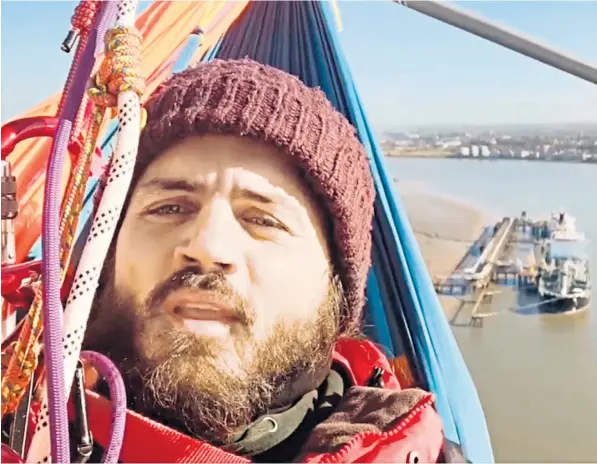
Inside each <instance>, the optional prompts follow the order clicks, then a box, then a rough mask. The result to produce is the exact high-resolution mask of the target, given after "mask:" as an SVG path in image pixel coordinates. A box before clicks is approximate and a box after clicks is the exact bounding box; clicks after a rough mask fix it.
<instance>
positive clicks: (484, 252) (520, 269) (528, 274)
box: [436, 213, 547, 327]
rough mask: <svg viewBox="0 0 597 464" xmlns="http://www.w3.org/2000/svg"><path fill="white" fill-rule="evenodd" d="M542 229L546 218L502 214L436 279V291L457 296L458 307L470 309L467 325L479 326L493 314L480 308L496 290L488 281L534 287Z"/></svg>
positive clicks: (545, 227)
mask: <svg viewBox="0 0 597 464" xmlns="http://www.w3.org/2000/svg"><path fill="white" fill-rule="evenodd" d="M546 229H547V224H546V221H537V222H534V221H531V220H529V219H528V218H527V217H526V214H525V213H523V214H522V215H521V217H519V218H514V217H504V218H503V219H502V220H501V221H499V222H497V223H496V224H494V225H493V226H489V227H487V228H486V229H485V230H484V231H483V232H482V233H481V235H480V236H479V238H478V239H477V240H476V241H475V242H474V243H473V245H472V246H471V247H470V248H469V250H468V252H467V253H466V255H465V256H463V258H462V260H461V261H460V262H459V263H458V265H457V266H456V268H455V269H454V271H453V272H452V274H451V275H450V276H449V277H448V278H446V279H443V280H442V281H439V282H436V291H437V292H438V293H439V294H444V295H452V296H457V297H460V298H461V301H462V306H463V307H466V308H467V310H470V322H469V325H471V326H474V327H482V326H483V320H484V319H485V318H487V317H491V316H493V315H495V314H496V313H495V312H490V313H488V312H484V311H483V309H484V308H486V307H487V303H490V302H491V300H492V299H493V297H494V296H495V295H496V294H497V293H499V291H496V290H495V286H493V287H492V285H491V284H493V283H498V284H505V285H514V286H517V287H519V288H520V290H521V291H523V290H524V291H534V290H536V282H537V275H538V272H539V270H540V269H541V267H542V266H543V256H544V250H543V249H542V240H543V239H544V238H545V234H546ZM492 288H493V289H492ZM461 309H463V308H462V307H461ZM467 313H468V311H467Z"/></svg>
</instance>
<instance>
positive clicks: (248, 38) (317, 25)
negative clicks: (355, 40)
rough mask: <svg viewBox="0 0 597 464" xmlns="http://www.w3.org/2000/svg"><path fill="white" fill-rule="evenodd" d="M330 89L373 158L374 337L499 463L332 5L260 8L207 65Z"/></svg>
mask: <svg viewBox="0 0 597 464" xmlns="http://www.w3.org/2000/svg"><path fill="white" fill-rule="evenodd" d="M243 57H249V58H251V59H254V60H256V61H259V62H262V63H265V64H269V65H272V66H275V67H277V68H281V69H284V70H285V71H288V72H290V73H292V74H294V75H296V76H298V77H299V78H301V79H302V80H303V81H304V82H305V83H306V84H307V85H309V86H312V87H316V86H318V87H321V89H322V90H323V91H324V92H325V93H326V94H327V96H328V98H329V99H330V101H331V102H332V103H333V104H334V105H335V106H336V108H338V109H339V110H340V111H341V112H342V113H344V115H345V116H346V117H347V118H348V120H349V121H351V123H352V124H353V125H354V126H355V127H356V128H357V130H358V134H359V137H360V139H361V141H362V142H363V144H364V145H365V147H366V148H367V150H368V153H369V156H370V162H371V170H372V173H373V176H374V180H375V185H376V190H377V202H376V205H375V213H376V214H375V216H376V218H375V222H374V254H373V269H372V271H371V274H370V278H369V283H368V301H369V303H368V308H367V314H368V316H367V318H368V324H369V326H370V331H369V332H370V335H371V336H372V337H373V338H374V339H375V340H376V341H377V342H378V343H379V344H381V345H382V346H383V347H384V348H385V349H386V350H388V351H389V353H388V354H389V355H390V356H391V357H399V356H401V355H407V358H408V359H409V362H410V364H411V367H412V369H413V370H414V373H415V379H416V380H417V383H418V384H419V385H421V386H423V387H427V388H429V389H430V390H431V391H433V392H434V393H435V394H436V396H437V407H438V411H439V412H440V414H441V416H442V418H443V421H444V427H445V433H446V436H447V438H449V439H451V440H453V441H455V442H457V443H460V444H461V445H462V446H463V449H464V451H465V455H466V456H467V457H468V459H470V460H472V461H473V462H493V453H492V450H491V445H490V441H489V434H488V431H487V426H486V423H485V418H484V414H483V410H482V408H481V404H480V401H479V398H478V395H477V391H476V389H475V386H474V384H473V382H472V379H471V377H470V375H469V372H468V370H467V368H466V365H465V363H464V360H463V358H462V355H461V353H460V350H459V349H458V346H457V344H456V341H455V340H454V338H453V335H452V332H451V330H450V327H449V325H448V323H447V321H446V318H445V316H444V314H443V310H442V308H441V306H440V304H439V301H438V299H437V296H436V294H435V290H434V287H433V284H432V282H431V278H430V276H429V273H428V271H427V268H426V266H425V263H424V260H423V258H422V256H421V253H420V250H419V247H418V245H417V242H416V240H415V236H414V233H413V231H412V229H411V227H410V224H409V221H408V218H407V216H406V213H405V210H404V207H403V205H402V203H401V201H400V198H399V196H398V194H397V192H396V191H395V189H394V186H393V183H392V178H391V176H389V175H388V173H389V171H388V169H387V167H386V164H385V161H384V157H383V154H382V151H381V149H380V147H379V145H378V144H377V142H376V140H375V137H374V135H373V131H372V129H371V127H370V125H369V124H368V121H367V116H366V115H365V112H364V109H363V106H362V104H361V101H360V99H359V96H358V93H357V91H356V89H355V85H354V82H353V80H352V77H351V73H350V70H349V68H348V64H347V62H346V60H345V58H344V56H343V54H342V51H341V48H340V45H339V41H338V38H337V35H336V31H335V24H334V16H333V11H332V7H331V6H330V4H329V3H328V2H313V1H301V2H251V3H250V4H249V6H248V7H247V8H246V10H245V11H244V12H243V14H242V15H241V16H240V17H239V19H238V20H237V21H236V22H235V23H234V24H233V25H232V27H231V28H230V29H229V30H228V32H227V33H226V35H225V36H224V37H223V39H222V40H221V41H220V43H218V44H217V46H216V47H214V49H213V50H212V51H211V53H209V54H208V55H207V56H206V57H205V59H207V60H209V59H212V58H228V59H232V58H243Z"/></svg>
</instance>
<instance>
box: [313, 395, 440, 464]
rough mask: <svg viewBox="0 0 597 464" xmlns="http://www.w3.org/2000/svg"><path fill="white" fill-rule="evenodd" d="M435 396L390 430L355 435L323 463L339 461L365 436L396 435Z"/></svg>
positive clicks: (422, 400) (385, 436) (430, 396)
mask: <svg viewBox="0 0 597 464" xmlns="http://www.w3.org/2000/svg"><path fill="white" fill-rule="evenodd" d="M433 400H434V396H433V395H428V396H426V397H425V398H423V399H421V400H420V401H419V402H418V403H417V405H416V406H415V407H414V408H413V410H412V411H411V412H409V413H408V414H407V416H406V417H405V418H404V419H402V420H401V421H400V423H399V424H398V425H397V426H396V427H394V428H393V429H392V430H390V431H389V432H364V433H361V434H359V435H355V436H354V437H353V438H352V439H351V440H350V441H349V442H348V443H346V444H345V445H344V446H343V447H342V448H341V449H340V450H339V451H337V452H336V453H334V454H330V455H329V456H328V457H327V458H324V459H322V460H321V463H322V464H324V463H329V464H334V463H338V462H340V461H341V460H342V458H343V457H344V456H346V454H348V453H349V452H350V451H351V450H352V448H354V447H355V446H356V445H357V444H358V443H359V442H361V441H362V440H363V439H365V438H369V437H378V438H379V439H382V438H391V437H393V436H394V435H396V434H398V433H400V432H402V431H403V430H404V429H405V428H406V427H407V426H408V425H409V424H410V422H412V421H413V420H414V419H416V418H417V417H418V416H420V415H421V413H422V412H423V410H424V409H426V408H428V407H429V406H431V405H432V404H433Z"/></svg>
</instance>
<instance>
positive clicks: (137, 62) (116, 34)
mask: <svg viewBox="0 0 597 464" xmlns="http://www.w3.org/2000/svg"><path fill="white" fill-rule="evenodd" d="M105 41H106V54H105V56H104V59H103V61H102V63H101V65H100V67H99V70H98V72H97V74H96V76H95V79H94V81H95V87H92V88H91V89H89V91H88V95H89V97H90V99H91V100H92V101H93V103H95V104H96V105H98V106H101V107H104V108H115V107H116V104H117V98H118V94H119V93H120V92H128V91H133V92H135V93H136V94H137V95H139V96H141V95H142V94H143V92H144V90H145V79H143V77H142V76H141V50H142V45H141V35H140V34H139V32H138V31H137V29H136V28H134V27H126V26H118V27H115V28H112V29H110V30H108V32H107V33H106V38H105Z"/></svg>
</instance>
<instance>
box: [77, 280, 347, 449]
mask: <svg viewBox="0 0 597 464" xmlns="http://www.w3.org/2000/svg"><path fill="white" fill-rule="evenodd" d="M106 277H108V279H107V280H108V282H107V283H106V284H103V285H102V287H100V290H99V291H98V295H97V296H96V299H95V301H94V306H93V308H92V313H91V317H90V321H89V324H88V328H87V333H86V336H85V342H84V348H85V349H88V350H93V351H98V352H100V353H103V354H105V355H106V356H108V357H109V358H110V359H111V360H112V361H113V362H115V363H116V365H117V366H118V367H119V369H120V372H121V374H122V376H123V379H124V381H125V385H126V386H127V395H128V399H129V407H130V408H132V409H134V410H136V411H137V412H139V413H141V414H143V415H145V416H147V417H150V418H152V419H154V420H157V421H158V422H161V423H163V424H165V425H168V426H170V427H173V428H176V429H179V430H181V431H182V432H185V433H189V434H190V435H192V436H195V437H197V438H199V439H202V440H204V441H207V442H210V443H212V444H228V443H230V442H231V441H232V440H233V436H234V435H235V434H236V433H238V432H239V431H242V430H243V429H244V428H245V427H247V426H248V425H249V424H251V423H252V422H253V421H254V420H255V419H256V418H258V417H259V416H261V415H262V414H264V413H266V412H268V411H271V410H275V409H280V408H283V407H285V406H288V405H290V404H291V403H292V402H293V401H295V400H296V399H298V398H299V397H300V396H302V395H303V394H304V393H306V392H308V391H310V390H312V389H314V388H317V387H318V386H319V385H320V384H321V383H322V382H323V380H324V379H325V377H326V375H327V373H328V370H329V368H330V365H331V360H332V351H333V348H334V345H335V343H336V341H337V339H338V337H339V326H340V321H339V318H340V311H341V310H340V308H341V306H342V289H341V285H340V281H339V279H338V278H332V279H331V280H330V285H329V290H328V294H327V297H326V298H325V300H324V301H323V303H322V304H321V305H320V307H319V308H317V311H316V313H315V315H314V316H312V317H311V319H308V320H304V321H300V322H298V321H295V322H293V323H288V322H285V321H280V322H279V323H278V324H276V325H275V326H274V327H273V330H272V331H271V333H270V335H269V337H268V338H266V339H264V340H259V341H257V340H255V339H254V338H253V336H252V330H251V327H252V326H253V324H254V321H255V314H254V311H253V310H252V308H251V307H250V306H249V304H248V303H247V302H246V301H245V300H243V299H242V298H241V297H240V296H239V295H237V294H236V293H235V292H234V290H233V289H232V288H231V287H230V286H229V285H228V284H227V281H226V278H225V276H224V275H223V274H222V273H210V274H202V273H201V271H200V269H198V268H187V269H183V270H182V271H180V272H177V273H175V274H174V275H173V276H172V277H171V278H170V279H168V280H167V281H165V282H163V283H161V284H158V285H157V286H156V287H155V288H154V290H153V291H152V292H151V294H150V296H149V297H148V299H147V301H146V302H145V303H144V304H143V305H141V307H139V305H137V304H135V299H134V297H133V295H132V294H131V293H130V292H128V291H126V290H123V289H118V290H117V288H116V287H115V285H114V280H113V276H106ZM102 280H106V279H105V278H104V279H102ZM182 288H190V289H196V290H208V291H210V292H212V293H215V294H217V295H218V297H219V298H222V299H223V300H224V301H226V303H227V306H229V307H231V308H232V309H233V311H234V314H235V316H236V317H237V319H238V320H239V321H240V323H239V324H234V326H233V327H231V331H230V337H227V340H222V339H218V338H215V337H209V336H198V335H195V334H193V333H192V332H189V331H188V330H185V329H183V328H180V327H178V326H176V325H175V324H174V322H173V321H172V319H171V318H168V317H165V315H164V311H163V310H162V309H161V305H162V303H163V302H164V300H165V299H166V298H167V297H168V296H169V295H170V294H172V292H175V291H177V290H179V289H182ZM272 313H275V312H272Z"/></svg>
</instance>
